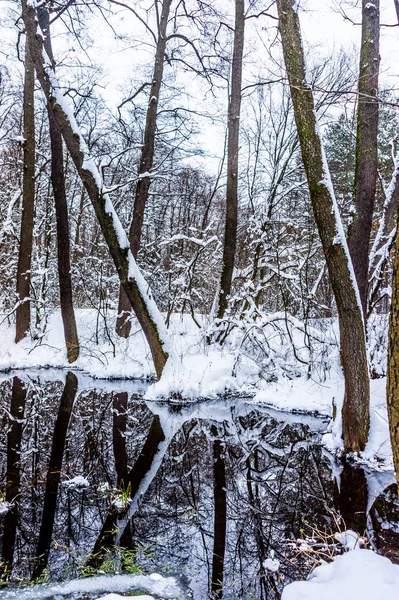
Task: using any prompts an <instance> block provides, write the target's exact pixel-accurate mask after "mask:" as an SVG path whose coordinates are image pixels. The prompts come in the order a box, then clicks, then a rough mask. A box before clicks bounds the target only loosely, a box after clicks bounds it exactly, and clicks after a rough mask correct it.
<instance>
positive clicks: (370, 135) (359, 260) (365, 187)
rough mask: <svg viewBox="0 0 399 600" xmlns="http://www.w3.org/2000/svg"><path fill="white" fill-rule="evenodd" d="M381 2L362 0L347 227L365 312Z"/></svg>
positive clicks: (374, 179) (373, 190)
mask: <svg viewBox="0 0 399 600" xmlns="http://www.w3.org/2000/svg"><path fill="white" fill-rule="evenodd" d="M379 39H380V2H379V0H373V2H369V1H368V0H362V41H361V50H360V68H359V85H358V92H359V98H358V111H357V133H356V161H355V189H354V201H355V214H354V218H353V223H352V224H351V226H350V228H349V251H350V254H351V257H352V263H353V269H354V271H355V275H356V280H357V285H358V287H359V293H360V299H361V302H362V308H363V313H364V315H366V312H367V291H368V271H369V246H370V233H371V226H372V222H373V212H374V200H375V193H376V186H377V167H378V152H377V134H378V96H377V95H378V73H379V65H380V53H379Z"/></svg>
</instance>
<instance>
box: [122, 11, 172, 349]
mask: <svg viewBox="0 0 399 600" xmlns="http://www.w3.org/2000/svg"><path fill="white" fill-rule="evenodd" d="M171 3H172V0H164V1H163V3H162V13H161V20H160V23H159V30H158V31H159V33H158V41H157V48H156V53H155V63H154V70H153V74H152V84H151V91H150V100H149V103H148V108H147V116H146V122H145V129H144V143H143V147H142V150H141V158H140V166H139V173H138V181H137V186H136V194H135V199H134V208H133V218H132V222H131V225H130V230H129V241H130V249H131V251H132V254H133V256H134V258H135V259H136V258H137V255H138V252H139V248H140V240H141V233H142V230H143V220H144V210H145V206H146V204H147V200H148V192H149V189H150V184H151V178H150V171H151V169H152V166H153V163H154V147H155V130H156V124H157V109H158V104H159V94H160V91H161V85H162V79H163V68H164V63H165V52H166V42H167V37H166V29H167V26H168V19H169V9H170V5H171ZM130 308H131V304H130V302H129V298H128V297H127V295H126V292H125V290H124V289H123V287H122V286H121V287H120V290H119V305H118V317H117V320H116V332H117V333H118V335H120V336H121V337H124V338H127V337H128V336H129V334H130V329H131V321H130V319H129V315H130Z"/></svg>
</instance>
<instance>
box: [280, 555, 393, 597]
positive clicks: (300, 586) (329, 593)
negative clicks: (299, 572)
mask: <svg viewBox="0 0 399 600" xmlns="http://www.w3.org/2000/svg"><path fill="white" fill-rule="evenodd" d="M398 590H399V566H398V565H394V564H392V562H391V561H390V560H389V559H388V558H385V557H384V556H379V555H378V554H376V553H375V552H373V551H372V550H355V551H353V552H347V553H345V554H343V555H341V556H337V557H336V558H335V560H334V561H333V562H332V563H329V564H322V565H321V566H319V567H317V568H316V569H315V570H314V571H313V573H312V574H311V575H310V578H309V580H308V581H296V582H294V583H291V584H290V585H287V586H286V587H285V588H284V591H283V594H282V600H337V599H338V598H339V600H354V599H355V598H361V599H362V600H376V598H384V600H397V599H398Z"/></svg>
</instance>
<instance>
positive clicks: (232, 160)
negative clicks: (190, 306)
mask: <svg viewBox="0 0 399 600" xmlns="http://www.w3.org/2000/svg"><path fill="white" fill-rule="evenodd" d="M235 7H236V9H235V10H236V12H235V26H234V49H233V63H232V67H231V94H230V105H229V122H228V130H227V189H226V223H225V230H224V247H223V262H222V273H221V278H220V289H219V295H218V298H217V308H216V317H217V318H218V319H222V318H223V315H224V313H225V311H226V308H227V304H228V298H229V295H230V293H231V285H232V281H233V271H234V261H235V253H236V245H237V213H238V154H239V146H238V145H239V132H240V113H241V87H242V57H243V52H244V29H245V15H244V0H236V2H235Z"/></svg>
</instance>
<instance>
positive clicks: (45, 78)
mask: <svg viewBox="0 0 399 600" xmlns="http://www.w3.org/2000/svg"><path fill="white" fill-rule="evenodd" d="M22 6H23V17H24V22H25V27H26V29H27V31H28V32H29V35H28V38H29V39H30V51H31V55H32V57H33V59H34V63H35V67H36V72H37V77H38V80H39V82H40V85H41V86H42V88H43V91H44V93H45V96H46V99H47V102H48V105H49V107H50V109H51V110H52V111H53V114H54V117H55V120H56V123H57V126H58V127H59V129H60V131H61V134H62V136H63V138H64V141H65V144H66V146H67V148H68V150H69V152H70V154H71V156H72V159H73V161H74V163H75V166H76V168H77V170H78V173H79V175H80V178H81V179H82V182H83V184H84V186H85V188H86V191H87V194H88V196H89V198H90V201H91V203H92V205H93V208H94V211H95V213H96V216H97V219H98V222H99V224H100V227H101V230H102V232H103V235H104V238H105V241H106V243H107V246H108V248H109V251H110V254H111V256H112V258H113V261H114V263H115V266H116V269H117V272H118V275H119V279H120V281H121V283H122V285H123V286H124V288H125V291H126V293H127V296H128V298H129V301H130V303H131V305H132V307H133V309H134V312H135V313H136V316H137V318H138V321H139V323H140V325H141V327H142V328H143V331H144V334H145V336H146V339H147V342H148V345H149V347H150V350H151V354H152V357H153V361H154V366H155V371H156V373H157V375H158V377H160V376H161V373H162V370H163V368H164V366H165V363H166V360H167V358H168V352H170V350H171V345H170V341H169V335H168V332H167V330H166V327H165V324H164V320H163V317H162V315H161V313H160V312H159V310H158V308H157V306H156V304H155V302H154V299H153V297H152V294H151V291H150V289H149V286H148V284H147V283H146V281H145V280H144V278H143V276H142V274H141V272H140V270H139V269H138V267H137V265H136V261H135V260H134V258H133V255H132V253H131V251H130V245H129V241H128V239H127V236H126V233H125V231H124V230H123V228H122V226H121V223H120V221H119V219H118V216H117V214H116V212H115V209H114V207H113V205H112V202H111V200H110V198H109V196H108V194H107V192H106V190H104V185H103V181H102V178H101V175H100V173H99V171H98V169H97V167H96V166H95V163H94V160H93V158H92V157H91V156H90V153H89V150H88V148H87V145H86V143H85V141H84V139H83V137H82V135H81V133H80V130H79V127H78V125H77V123H76V120H75V118H74V116H73V114H72V112H71V110H70V108H69V106H68V104H67V103H66V101H65V98H64V96H63V94H62V91H61V88H60V86H59V84H58V82H57V80H56V78H55V74H54V71H53V69H52V68H51V66H49V65H48V64H47V63H46V60H45V59H44V54H43V41H42V36H41V35H37V33H36V21H35V18H36V11H35V8H34V7H33V6H31V4H29V3H28V2H27V0H22Z"/></svg>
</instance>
